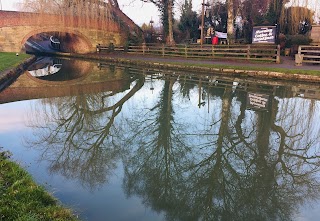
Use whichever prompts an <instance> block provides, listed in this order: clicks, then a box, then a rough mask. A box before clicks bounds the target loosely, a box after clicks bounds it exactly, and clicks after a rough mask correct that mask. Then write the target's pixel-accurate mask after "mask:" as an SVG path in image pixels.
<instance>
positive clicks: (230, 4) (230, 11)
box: [227, 0, 234, 44]
mask: <svg viewBox="0 0 320 221" xmlns="http://www.w3.org/2000/svg"><path fill="white" fill-rule="evenodd" d="M233 20H234V15H233V0H228V22H227V34H228V42H229V43H231V44H233V43H234V32H233Z"/></svg>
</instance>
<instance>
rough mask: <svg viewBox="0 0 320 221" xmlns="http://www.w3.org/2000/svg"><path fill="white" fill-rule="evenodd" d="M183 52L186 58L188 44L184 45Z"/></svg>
mask: <svg viewBox="0 0 320 221" xmlns="http://www.w3.org/2000/svg"><path fill="white" fill-rule="evenodd" d="M184 54H185V57H186V58H187V57H188V46H187V45H186V44H185V45H184Z"/></svg>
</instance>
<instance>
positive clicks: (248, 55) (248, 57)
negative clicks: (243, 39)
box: [247, 45, 251, 60]
mask: <svg viewBox="0 0 320 221" xmlns="http://www.w3.org/2000/svg"><path fill="white" fill-rule="evenodd" d="M250 49H251V47H250V45H247V60H249V59H250Z"/></svg>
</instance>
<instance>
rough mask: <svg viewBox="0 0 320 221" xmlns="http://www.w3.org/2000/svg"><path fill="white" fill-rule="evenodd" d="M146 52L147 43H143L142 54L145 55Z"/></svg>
mask: <svg viewBox="0 0 320 221" xmlns="http://www.w3.org/2000/svg"><path fill="white" fill-rule="evenodd" d="M145 52H146V43H142V54H143V55H144V54H145Z"/></svg>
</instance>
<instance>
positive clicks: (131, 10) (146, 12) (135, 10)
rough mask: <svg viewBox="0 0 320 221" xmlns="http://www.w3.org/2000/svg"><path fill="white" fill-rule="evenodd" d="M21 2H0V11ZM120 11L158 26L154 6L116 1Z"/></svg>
mask: <svg viewBox="0 0 320 221" xmlns="http://www.w3.org/2000/svg"><path fill="white" fill-rule="evenodd" d="M22 1H23V0H0V2H1V3H2V10H10V11H12V10H13V11H15V10H17V3H21V2H22ZM180 2H184V0H177V1H176V4H175V8H176V10H175V11H176V13H175V14H176V16H177V15H178V14H179V13H178V11H179V10H178V8H179V5H180ZM193 2H195V3H194V8H195V10H196V9H199V8H200V6H201V2H202V0H193ZM118 3H119V6H120V8H121V10H122V11H123V12H124V13H125V14H126V15H127V16H129V17H130V18H131V19H132V20H133V21H134V22H135V23H136V24H138V25H142V24H143V23H147V24H148V23H149V22H150V20H151V19H152V20H153V21H154V22H155V24H159V23H160V22H159V12H158V10H157V8H156V7H155V5H154V4H152V3H145V2H143V1H142V0H118Z"/></svg>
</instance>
